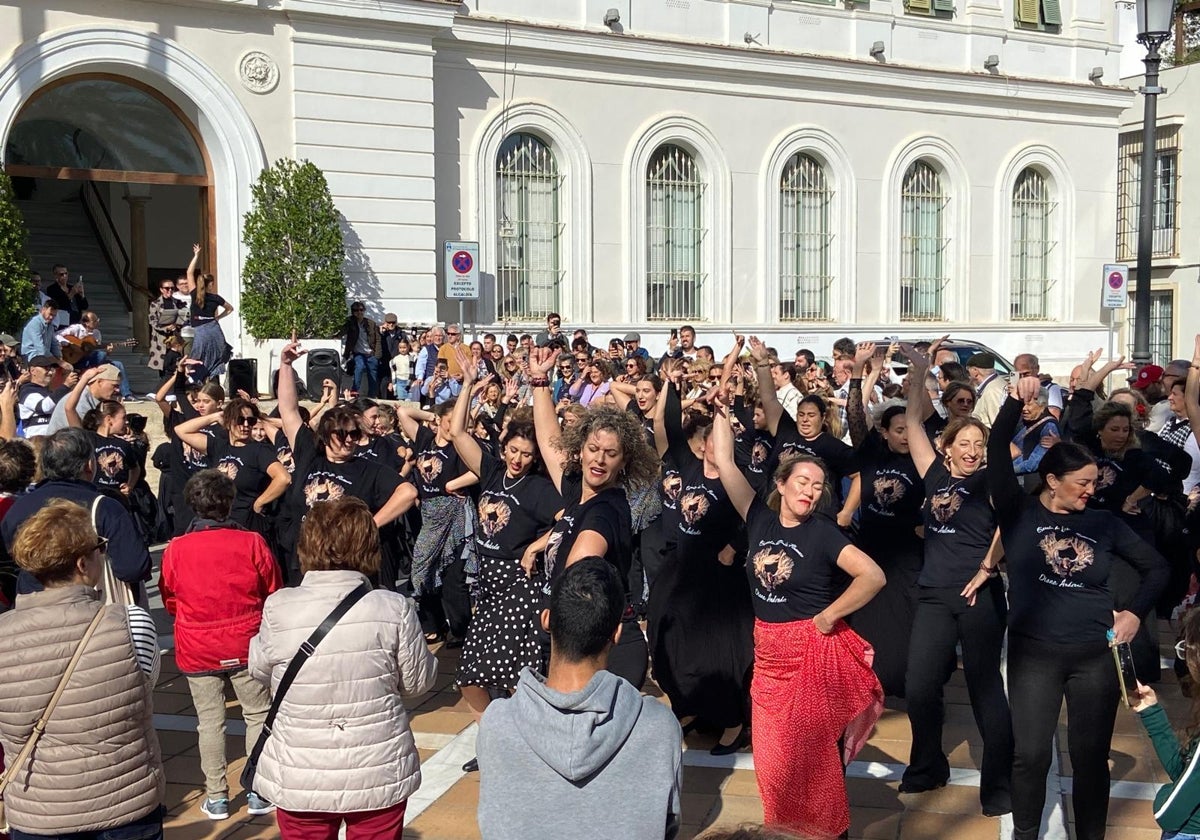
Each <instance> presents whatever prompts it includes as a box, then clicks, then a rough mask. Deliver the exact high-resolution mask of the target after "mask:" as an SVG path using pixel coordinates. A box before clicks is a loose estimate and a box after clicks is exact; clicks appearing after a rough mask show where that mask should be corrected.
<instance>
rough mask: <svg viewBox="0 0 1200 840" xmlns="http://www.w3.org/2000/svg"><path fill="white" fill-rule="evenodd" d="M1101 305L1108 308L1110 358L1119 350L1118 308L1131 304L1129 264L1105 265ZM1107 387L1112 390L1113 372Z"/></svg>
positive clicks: (1106, 384) (1106, 383)
mask: <svg viewBox="0 0 1200 840" xmlns="http://www.w3.org/2000/svg"><path fill="white" fill-rule="evenodd" d="M1103 275H1104V280H1103V283H1102V285H1101V292H1100V306H1101V307H1103V308H1104V309H1107V310H1108V358H1110V359H1111V358H1113V356H1114V355H1116V352H1117V347H1116V345H1117V310H1118V309H1124V308H1126V307H1127V306H1129V266H1127V265H1121V264H1117V263H1113V264H1109V265H1105V266H1104V271H1103ZM1104 385H1105V387H1106V388H1107V389H1108V390H1109V391H1110V392H1111V391H1112V374H1109V376H1108V379H1107V381H1106V382H1105V383H1104Z"/></svg>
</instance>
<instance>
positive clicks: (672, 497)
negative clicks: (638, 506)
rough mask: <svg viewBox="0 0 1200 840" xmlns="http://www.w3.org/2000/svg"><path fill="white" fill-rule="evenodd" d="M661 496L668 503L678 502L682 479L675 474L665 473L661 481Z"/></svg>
mask: <svg viewBox="0 0 1200 840" xmlns="http://www.w3.org/2000/svg"><path fill="white" fill-rule="evenodd" d="M662 488H663V496H664V497H665V498H666V500H667V501H668V502H675V501H678V500H679V491H681V490H682V489H683V477H682V476H681V475H679V473H677V472H671V473H667V474H666V475H665V476H663V480H662Z"/></svg>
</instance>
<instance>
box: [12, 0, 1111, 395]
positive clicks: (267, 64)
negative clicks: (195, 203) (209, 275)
mask: <svg viewBox="0 0 1200 840" xmlns="http://www.w3.org/2000/svg"><path fill="white" fill-rule="evenodd" d="M1014 3H1015V6H1014ZM606 20H607V22H606ZM0 51H3V52H4V54H6V55H7V56H8V58H7V61H6V63H5V65H4V67H3V69H2V70H0V134H3V136H4V137H5V138H6V143H5V147H4V148H5V149H6V151H5V159H4V162H5V164H6V166H7V167H8V168H9V170H10V172H14V174H23V175H29V176H32V177H39V178H46V177H51V176H54V175H56V176H66V177H71V176H72V172H73V170H72V171H68V170H70V169H71V167H65V166H62V165H61V164H59V165H58V167H57V169H55V168H54V167H51V166H49V165H43V166H41V168H38V163H39V162H38V161H36V160H32V161H31V160H30V159H28V155H25V156H24V157H23V159H22V161H16V160H14V155H13V150H14V144H13V142H12V141H13V138H17V139H21V138H22V137H24V136H25V135H23V134H20V131H24V130H26V129H22V128H21V126H22V125H24V124H28V123H29V121H30V119H31V115H33V114H35V113H38V116H39V117H41V118H45V117H46V116H47V115H46V114H45V113H40V112H44V111H47V110H48V108H47V107H41V108H40V112H39V110H38V108H37V101H38V100H39V98H40V97H42V96H43V95H45V94H44V92H45V91H47V90H51V89H53V88H55V87H56V86H59V87H61V86H65V85H69V84H71V83H72V81H73V80H77V79H84V80H87V79H99V80H101V81H102V82H103V83H104V84H110V83H111V84H112V85H113V86H116V87H117V88H119V87H120V86H121V85H123V84H130V85H133V86H134V87H136V89H137V90H139V91H142V92H143V93H145V94H147V95H150V96H153V97H156V98H159V99H161V100H163V101H164V102H165V103H167V104H168V106H169V107H170V108H171V110H172V111H173V112H175V113H176V115H177V116H178V118H179V120H180V121H181V123H182V124H184V125H185V126H186V127H187V128H188V130H189V132H190V134H191V135H192V136H193V137H194V139H195V141H196V144H197V146H198V147H199V149H200V157H201V158H202V159H203V165H202V166H200V164H197V171H196V172H193V173H190V174H188V175H187V176H186V177H187V178H188V179H190V180H186V181H182V182H181V181H179V180H167V179H163V180H155V178H154V177H150V176H141V175H138V176H132V175H128V174H126V175H124V176H122V175H121V174H120V169H121V167H120V166H119V165H117V166H115V170H116V171H117V173H118V174H116V175H114V174H112V172H109V173H108V174H107V175H105V176H104V179H105V180H106V181H107V183H108V184H109V187H108V193H107V198H108V203H109V206H110V209H113V206H114V205H116V204H117V199H118V198H120V197H122V195H121V194H122V193H128V192H130V191H133V192H134V193H138V191H139V190H147V189H148V190H149V192H148V193H146V195H148V196H150V197H151V203H150V205H148V207H150V208H151V210H152V208H153V206H154V205H153V196H154V192H153V190H154V189H156V188H158V187H156V185H160V186H161V185H162V184H165V183H169V184H172V185H179V184H181V183H183V184H184V185H186V186H188V187H189V189H191V188H194V189H196V190H198V191H199V192H198V195H199V199H200V203H201V208H202V209H201V212H200V213H199V219H200V230H199V231H196V230H195V224H196V222H195V221H194V220H191V221H188V222H186V224H184V229H183V230H177V229H171V228H170V224H171V223H170V220H169V219H167V218H165V217H166V216H168V215H169V214H162V215H163V216H164V218H156V217H155V215H154V214H153V212H148V213H147V216H148V219H149V221H148V222H147V223H148V224H151V225H153V224H158V225H165V226H166V227H164V228H163V229H162V230H161V231H157V230H151V231H148V232H147V233H146V234H145V238H146V239H147V240H148V242H149V244H148V246H147V247H149V248H151V249H153V248H154V247H157V244H160V243H165V242H168V241H170V242H172V243H173V244H172V245H171V247H172V248H175V249H176V250H178V248H180V247H182V246H183V243H186V242H190V241H193V240H194V239H197V238H200V239H203V241H205V242H207V247H208V254H209V255H210V263H211V265H212V267H213V268H214V269H215V274H216V276H217V278H218V282H219V283H220V289H221V292H222V294H224V295H225V296H226V297H227V298H229V299H230V301H231V302H232V303H234V305H235V306H236V305H237V302H238V298H239V288H238V286H239V284H238V276H239V274H240V268H241V264H242V261H243V259H244V246H243V244H242V243H241V238H240V228H241V217H242V214H244V213H245V211H246V210H247V209H248V207H249V206H250V186H251V184H252V183H253V181H254V179H255V177H256V176H257V174H258V172H259V170H260V169H261V168H262V167H263V166H264V165H266V163H268V162H269V161H271V160H274V159H276V158H279V157H284V156H289V157H297V158H307V159H310V160H312V161H313V162H314V163H316V164H317V165H318V166H320V167H321V168H322V169H323V170H324V171H325V173H326V176H327V178H328V180H329V184H330V188H331V191H332V193H333V197H334V201H335V204H336V205H337V208H338V210H339V211H340V212H341V213H342V214H343V216H344V217H345V233H346V234H347V244H348V255H349V256H348V265H347V271H348V277H349V280H350V292H351V295H352V297H363V298H366V299H368V301H369V302H370V306H371V308H372V309H373V310H374V311H375V312H376V313H377V314H381V313H382V312H385V311H392V312H396V313H398V314H399V315H400V320H401V321H402V322H412V323H420V322H425V323H428V322H432V321H433V320H443V321H445V320H454V319H456V318H457V312H458V306H457V304H455V303H451V302H448V301H446V300H445V299H444V297H443V296H442V277H441V243H442V242H443V241H444V240H477V241H478V242H479V245H480V260H479V262H480V267H481V270H482V273H483V280H484V282H483V296H482V299H481V300H480V301H479V302H478V303H477V304H471V303H469V304H467V305H466V309H465V320H466V321H467V322H468V324H472V325H475V328H476V330H477V331H478V332H483V331H484V330H491V331H493V332H500V331H504V332H522V331H532V328H533V327H535V326H537V325H538V324H539V323H544V317H545V315H546V314H547V313H548V312H550V311H556V312H559V313H561V314H562V316H563V320H564V323H565V324H566V325H568V326H576V325H586V326H588V327H589V328H590V330H591V331H592V333H593V335H594V336H600V337H606V336H608V335H620V334H623V333H624V332H626V331H627V330H629V329H635V330H638V331H640V332H642V333H643V335H644V337H645V338H646V339H647V343H648V344H650V345H651V346H652V347H660V346H661V345H662V344H665V339H666V335H667V331H668V330H669V329H670V328H671V327H674V326H680V325H682V324H685V323H687V324H692V325H694V326H695V327H696V329H697V331H698V332H699V337H700V341H701V342H702V343H709V344H713V345H715V346H717V347H718V350H719V351H720V350H721V349H723V347H724V346H725V345H726V343H727V337H728V336H729V331H730V330H734V329H736V330H737V331H751V332H758V333H760V334H763V335H764V336H767V337H769V339H770V342H771V343H773V344H774V345H775V346H777V347H779V348H780V349H781V351H782V350H784V349H785V348H788V349H792V348H794V347H799V346H809V347H812V348H813V349H814V350H816V351H817V352H818V354H823V353H827V352H828V350H829V346H830V345H831V343H832V341H833V339H835V338H837V337H839V336H841V335H852V336H856V337H864V338H866V337H883V336H887V335H897V334H898V335H903V336H911V337H919V336H936V335H939V334H942V333H946V332H950V333H954V334H958V335H962V336H966V335H970V336H972V337H975V338H978V339H979V340H982V341H984V342H985V343H987V344H989V345H991V346H993V347H995V348H996V349H998V350H1000V351H1001V352H1002V353H1004V354H1006V355H1009V356H1012V355H1015V354H1016V353H1018V352H1022V351H1033V352H1036V353H1038V354H1039V355H1040V356H1041V357H1042V359H1043V367H1044V368H1045V369H1048V370H1050V371H1051V372H1054V373H1065V372H1066V369H1069V367H1070V366H1071V365H1072V364H1074V363H1075V362H1076V361H1077V359H1078V358H1080V357H1081V356H1082V354H1083V352H1085V351H1086V350H1087V349H1089V348H1093V347H1096V346H1101V345H1104V344H1105V343H1106V342H1107V341H1108V336H1109V331H1108V326H1107V323H1106V322H1105V321H1104V319H1103V317H1102V313H1101V309H1100V301H1099V298H1100V283H1101V267H1102V266H1103V264H1104V263H1107V262H1111V261H1113V259H1114V256H1115V254H1114V245H1115V243H1116V242H1117V233H1116V212H1115V208H1116V205H1117V167H1116V166H1115V165H1114V156H1113V151H1114V149H1115V148H1116V145H1117V137H1118V133H1119V131H1120V125H1121V120H1122V113H1123V111H1124V110H1125V109H1126V108H1128V107H1129V106H1130V105H1131V103H1132V102H1133V94H1132V93H1131V92H1130V91H1129V90H1128V89H1126V88H1124V87H1120V86H1119V85H1118V84H1117V74H1118V67H1119V56H1120V48H1119V46H1118V44H1117V21H1116V17H1115V12H1114V8H1113V6H1112V5H1111V4H1109V3H1107V2H1104V0H957V2H954V0H907V2H905V0H862V1H861V2H854V0H847V1H846V2H843V0H838V2H836V3H834V2H830V3H822V2H801V0H556V2H553V3H549V2H546V0H470V2H469V3H465V4H458V3H443V2H434V0H375V2H366V0H359V1H358V2H355V0H345V2H342V1H341V0H281V2H278V3H275V4H272V5H271V7H270V8H269V9H268V8H260V6H259V4H258V3H257V2H253V0H227V1H226V2H215V1H214V0H190V2H170V3H167V2H161V3H160V2H137V3H134V2H120V3H117V2H114V3H108V4H95V3H84V2H58V3H54V4H49V3H45V2H42V1H41V0H23V2H21V3H20V4H13V3H11V2H10V3H8V4H6V5H0ZM114 101H117V102H118V103H119V102H120V101H123V100H121V98H120V97H115V98H114ZM31 103H32V104H31ZM23 115H24V116H23ZM64 119H66V118H65V117H64ZM23 120H24V121H25V122H24V123H23ZM66 121H67V122H69V120H66ZM110 122H112V121H110ZM117 122H118V123H119V124H124V123H123V121H117ZM30 130H32V129H30ZM14 132H17V133H15V134H14ZM119 142H120V140H119V138H118V139H115V140H113V143H114V144H118V145H119ZM22 148H23V147H22ZM43 163H44V162H43ZM21 167H25V168H23V169H22V168H21ZM134 168H136V167H134ZM201 168H202V169H203V172H200V171H199V169H201ZM151 174H152V175H153V173H151ZM74 177H79V178H82V177H94V173H93V174H92V175H91V176H88V175H87V173H84V174H80V173H79V172H74ZM122 178H124V180H122ZM139 178H141V179H142V180H143V181H145V180H147V179H148V180H149V181H150V185H149V187H145V186H139V181H138V179H139ZM39 183H40V182H39ZM113 185H117V186H113ZM134 199H135V203H136V201H137V200H138V199H137V195H135V196H134ZM163 206H166V205H165V204H164V205H163ZM117 211H120V212H124V208H116V209H115V210H114V214H115V215H120V213H118V212H117ZM179 224H183V223H179ZM179 224H176V228H178V227H179ZM117 227H118V228H121V229H122V230H127V229H128V225H126V224H125V223H124V222H121V224H118V225H117ZM173 253H174V252H173ZM148 259H149V265H151V266H154V265H157V264H160V263H161V264H163V265H167V264H169V259H170V258H169V256H161V257H159V256H156V255H155V254H153V252H152V253H151V256H150V257H149V258H148ZM175 262H180V260H178V259H177V260H176V261H175ZM235 330H236V327H232V326H231V327H229V328H227V333H231V332H234V331H235ZM230 337H231V338H233V339H234V340H235V341H234V343H235V347H237V346H238V345H241V346H240V349H241V350H242V351H243V352H245V353H250V352H251V349H252V348H251V346H250V345H252V344H253V342H251V341H250V339H249V337H248V336H238V335H231V336H230Z"/></svg>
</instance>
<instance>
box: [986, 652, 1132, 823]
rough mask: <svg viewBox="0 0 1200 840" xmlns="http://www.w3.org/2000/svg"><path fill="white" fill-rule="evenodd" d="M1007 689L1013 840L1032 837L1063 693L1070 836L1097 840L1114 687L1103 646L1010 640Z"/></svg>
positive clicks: (1104, 809) (1103, 815) (1104, 802)
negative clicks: (1072, 824) (1012, 746)
mask: <svg viewBox="0 0 1200 840" xmlns="http://www.w3.org/2000/svg"><path fill="white" fill-rule="evenodd" d="M1008 688H1009V695H1010V697H1011V698H1012V720H1013V731H1014V733H1015V734H1016V750H1015V754H1014V756H1013V780H1012V799H1013V838H1014V840H1034V838H1036V837H1037V836H1038V828H1039V826H1040V824H1041V819H1042V807H1043V806H1044V805H1045V802H1046V773H1047V772H1048V771H1049V769H1050V759H1051V752H1050V751H1051V750H1052V749H1053V748H1054V731H1055V729H1057V727H1058V714H1059V710H1060V709H1061V708H1062V702H1063V697H1064V696H1065V697H1066V700H1067V751H1068V752H1069V753H1070V756H1071V770H1072V773H1073V780H1072V784H1073V796H1072V798H1073V800H1074V803H1075V836H1076V837H1077V838H1078V840H1101V838H1103V837H1104V824H1105V822H1106V820H1107V818H1108V785H1109V771H1108V751H1109V748H1110V746H1111V744H1112V732H1113V723H1114V721H1115V720H1116V716H1117V700H1118V694H1119V690H1120V689H1119V686H1118V684H1117V670H1116V666H1115V665H1114V663H1113V659H1112V654H1111V653H1110V652H1109V649H1108V646H1107V644H1105V643H1104V642H1101V643H1099V644H1095V643H1093V644H1086V645H1065V644H1052V643H1049V642H1042V641H1038V640H1035V639H1030V638H1027V637H1023V636H1016V635H1011V636H1009V639H1008Z"/></svg>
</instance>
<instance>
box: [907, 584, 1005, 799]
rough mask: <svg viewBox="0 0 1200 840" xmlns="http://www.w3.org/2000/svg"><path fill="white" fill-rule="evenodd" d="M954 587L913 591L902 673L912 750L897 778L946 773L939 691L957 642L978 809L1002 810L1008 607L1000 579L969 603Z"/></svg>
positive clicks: (932, 783) (939, 779)
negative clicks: (976, 744)
mask: <svg viewBox="0 0 1200 840" xmlns="http://www.w3.org/2000/svg"><path fill="white" fill-rule="evenodd" d="M961 591H962V590H961V589H960V588H959V587H954V588H931V587H924V586H923V587H920V589H919V590H918V595H917V612H916V618H915V620H914V622H913V627H912V636H911V638H910V641H909V649H908V672H907V674H906V675H905V695H906V696H907V698H908V719H909V722H910V724H911V725H912V753H911V754H910V756H909V762H908V768H907V769H906V770H905V771H904V782H905V783H906V784H908V785H912V786H915V787H917V788H935V787H938V786H940V785H943V784H945V783H946V781H947V780H948V779H949V778H950V762H949V760H948V759H947V758H946V753H945V751H944V750H943V748H942V726H943V724H944V723H945V719H946V709H945V703H944V701H943V688H944V686H945V685H946V681H947V680H949V679H950V676H951V675H952V674H953V673H954V671H955V670H956V669H957V667H958V655H957V653H956V652H955V645H957V644H961V645H962V664H963V676H964V677H965V678H966V681H967V693H968V695H969V696H970V698H971V710H972V712H973V713H974V715H975V725H976V726H978V727H979V734H980V735H981V736H983V762H982V766H981V768H980V777H981V778H980V784H979V801H980V803H981V804H982V806H983V810H984V812H985V813H987V814H990V815H997V814H1004V813H1007V812H1008V811H1009V810H1011V808H1012V797H1011V793H1010V784H1011V777H1012V761H1013V727H1012V718H1011V717H1010V715H1009V710H1008V698H1007V697H1005V694H1004V678H1003V677H1002V676H1001V674H1000V652H1001V647H1002V645H1003V643H1004V630H1005V622H1006V619H1007V616H1008V604H1007V602H1006V601H1005V598H1004V584H1003V583H1002V582H1001V580H1000V578H994V579H992V580H991V581H989V582H988V583H987V584H985V585H984V586H983V588H982V589H980V590H979V592H978V594H977V596H976V599H975V606H973V607H970V606H967V599H966V598H963V597H962V596H961V595H959V592H961Z"/></svg>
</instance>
